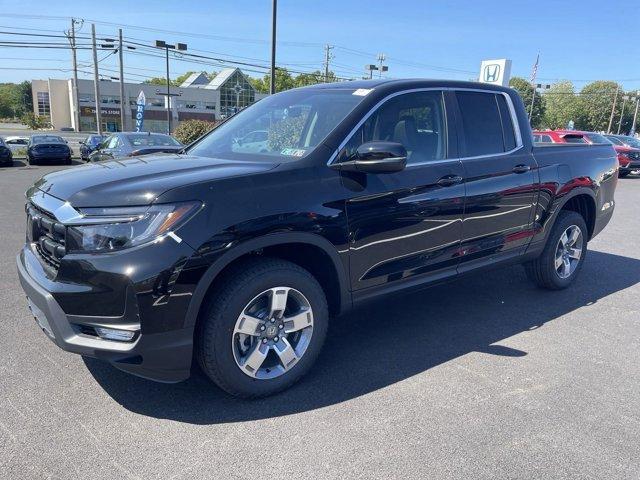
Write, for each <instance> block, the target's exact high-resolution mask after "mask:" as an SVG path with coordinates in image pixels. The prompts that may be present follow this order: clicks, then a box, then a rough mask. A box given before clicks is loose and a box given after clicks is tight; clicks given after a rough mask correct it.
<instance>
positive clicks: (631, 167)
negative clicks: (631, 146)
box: [620, 160, 640, 172]
mask: <svg viewBox="0 0 640 480" xmlns="http://www.w3.org/2000/svg"><path fill="white" fill-rule="evenodd" d="M637 170H640V161H638V160H634V161H633V162H630V163H628V164H627V165H625V166H624V167H623V166H622V165H621V166H620V171H621V172H633V171H637Z"/></svg>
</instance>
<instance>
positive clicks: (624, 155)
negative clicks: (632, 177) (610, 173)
mask: <svg viewBox="0 0 640 480" xmlns="http://www.w3.org/2000/svg"><path fill="white" fill-rule="evenodd" d="M605 136H606V137H607V138H608V139H609V141H610V142H611V143H613V144H614V145H615V146H616V151H617V152H619V153H618V160H620V176H621V177H626V176H627V175H629V174H630V173H633V172H635V173H640V140H638V139H637V138H635V137H629V136H627V135H605ZM623 163H624V165H623Z"/></svg>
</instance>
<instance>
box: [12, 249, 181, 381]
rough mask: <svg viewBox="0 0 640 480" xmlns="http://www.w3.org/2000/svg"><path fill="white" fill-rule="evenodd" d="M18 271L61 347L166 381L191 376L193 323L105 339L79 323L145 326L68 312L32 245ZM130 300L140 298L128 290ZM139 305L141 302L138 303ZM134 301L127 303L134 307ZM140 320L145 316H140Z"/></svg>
mask: <svg viewBox="0 0 640 480" xmlns="http://www.w3.org/2000/svg"><path fill="white" fill-rule="evenodd" d="M16 260H17V266H18V276H19V278H20V283H21V285H22V288H23V290H24V292H25V293H26V295H27V299H28V304H29V308H30V310H31V312H32V313H33V316H34V317H35V319H36V322H37V324H38V325H39V327H40V328H41V329H42V330H43V331H44V333H45V334H46V335H47V337H49V338H50V339H51V340H52V341H53V342H55V344H56V345H58V347H60V348H62V349H63V350H66V351H68V352H73V353H78V354H80V355H84V356H88V357H94V358H98V359H102V360H106V361H108V362H110V363H111V364H113V365H114V366H115V367H117V368H119V369H121V370H124V371H126V372H128V373H132V374H134V375H138V376H141V377H144V378H148V379H151V380H156V381H160V382H179V381H182V380H184V379H186V378H188V377H189V375H190V371H191V357H192V344H193V328H181V329H173V330H169V331H161V332H152V333H146V332H145V331H144V329H142V330H139V333H138V334H137V336H136V337H135V339H134V340H133V341H131V342H119V341H111V340H104V339H101V338H99V337H97V336H93V335H88V334H86V333H85V332H84V331H83V329H81V328H79V325H81V324H82V325H84V326H85V327H86V325H88V324H94V325H102V326H113V327H116V328H130V329H136V328H138V329H139V324H138V325H137V326H136V324H135V322H134V323H131V322H129V323H123V320H126V318H120V317H95V316H93V317H78V316H77V315H68V314H67V313H65V311H64V310H63V309H62V307H61V306H60V304H59V303H58V302H57V301H56V299H55V298H54V295H53V294H52V292H51V291H49V290H48V289H47V288H45V285H47V284H51V281H50V280H48V279H47V278H46V275H45V274H44V271H43V270H42V269H41V267H40V264H39V263H38V261H37V259H36V258H35V256H34V254H33V252H32V251H31V249H30V248H29V247H28V246H25V247H24V248H23V250H22V251H21V252H20V253H19V254H18V257H17V259H16ZM126 301H127V302H130V301H131V302H136V300H135V296H134V295H131V296H127V300H126ZM135 307H136V309H137V305H136V306H135ZM131 310H132V308H130V306H129V305H127V306H126V307H125V315H124V316H123V317H126V316H127V314H126V312H127V311H131ZM134 317H135V318H136V319H137V320H138V321H139V316H138V315H135V316H134Z"/></svg>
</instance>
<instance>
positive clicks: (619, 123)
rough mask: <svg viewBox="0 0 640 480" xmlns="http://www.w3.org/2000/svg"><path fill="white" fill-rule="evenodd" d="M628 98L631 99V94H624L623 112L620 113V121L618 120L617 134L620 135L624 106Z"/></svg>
mask: <svg viewBox="0 0 640 480" xmlns="http://www.w3.org/2000/svg"><path fill="white" fill-rule="evenodd" d="M627 100H629V95H623V96H622V113H620V121H619V122H618V132H617V135H620V129H621V128H622V119H623V118H624V106H625V105H626V104H627Z"/></svg>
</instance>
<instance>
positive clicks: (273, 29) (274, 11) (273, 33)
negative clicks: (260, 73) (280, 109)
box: [269, 0, 278, 95]
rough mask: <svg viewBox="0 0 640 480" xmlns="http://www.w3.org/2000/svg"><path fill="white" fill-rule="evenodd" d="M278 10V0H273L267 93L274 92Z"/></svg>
mask: <svg viewBox="0 0 640 480" xmlns="http://www.w3.org/2000/svg"><path fill="white" fill-rule="evenodd" d="M277 12H278V0H273V3H272V9H271V80H270V82H269V93H270V94H271V95H273V94H274V93H276V16H277Z"/></svg>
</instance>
